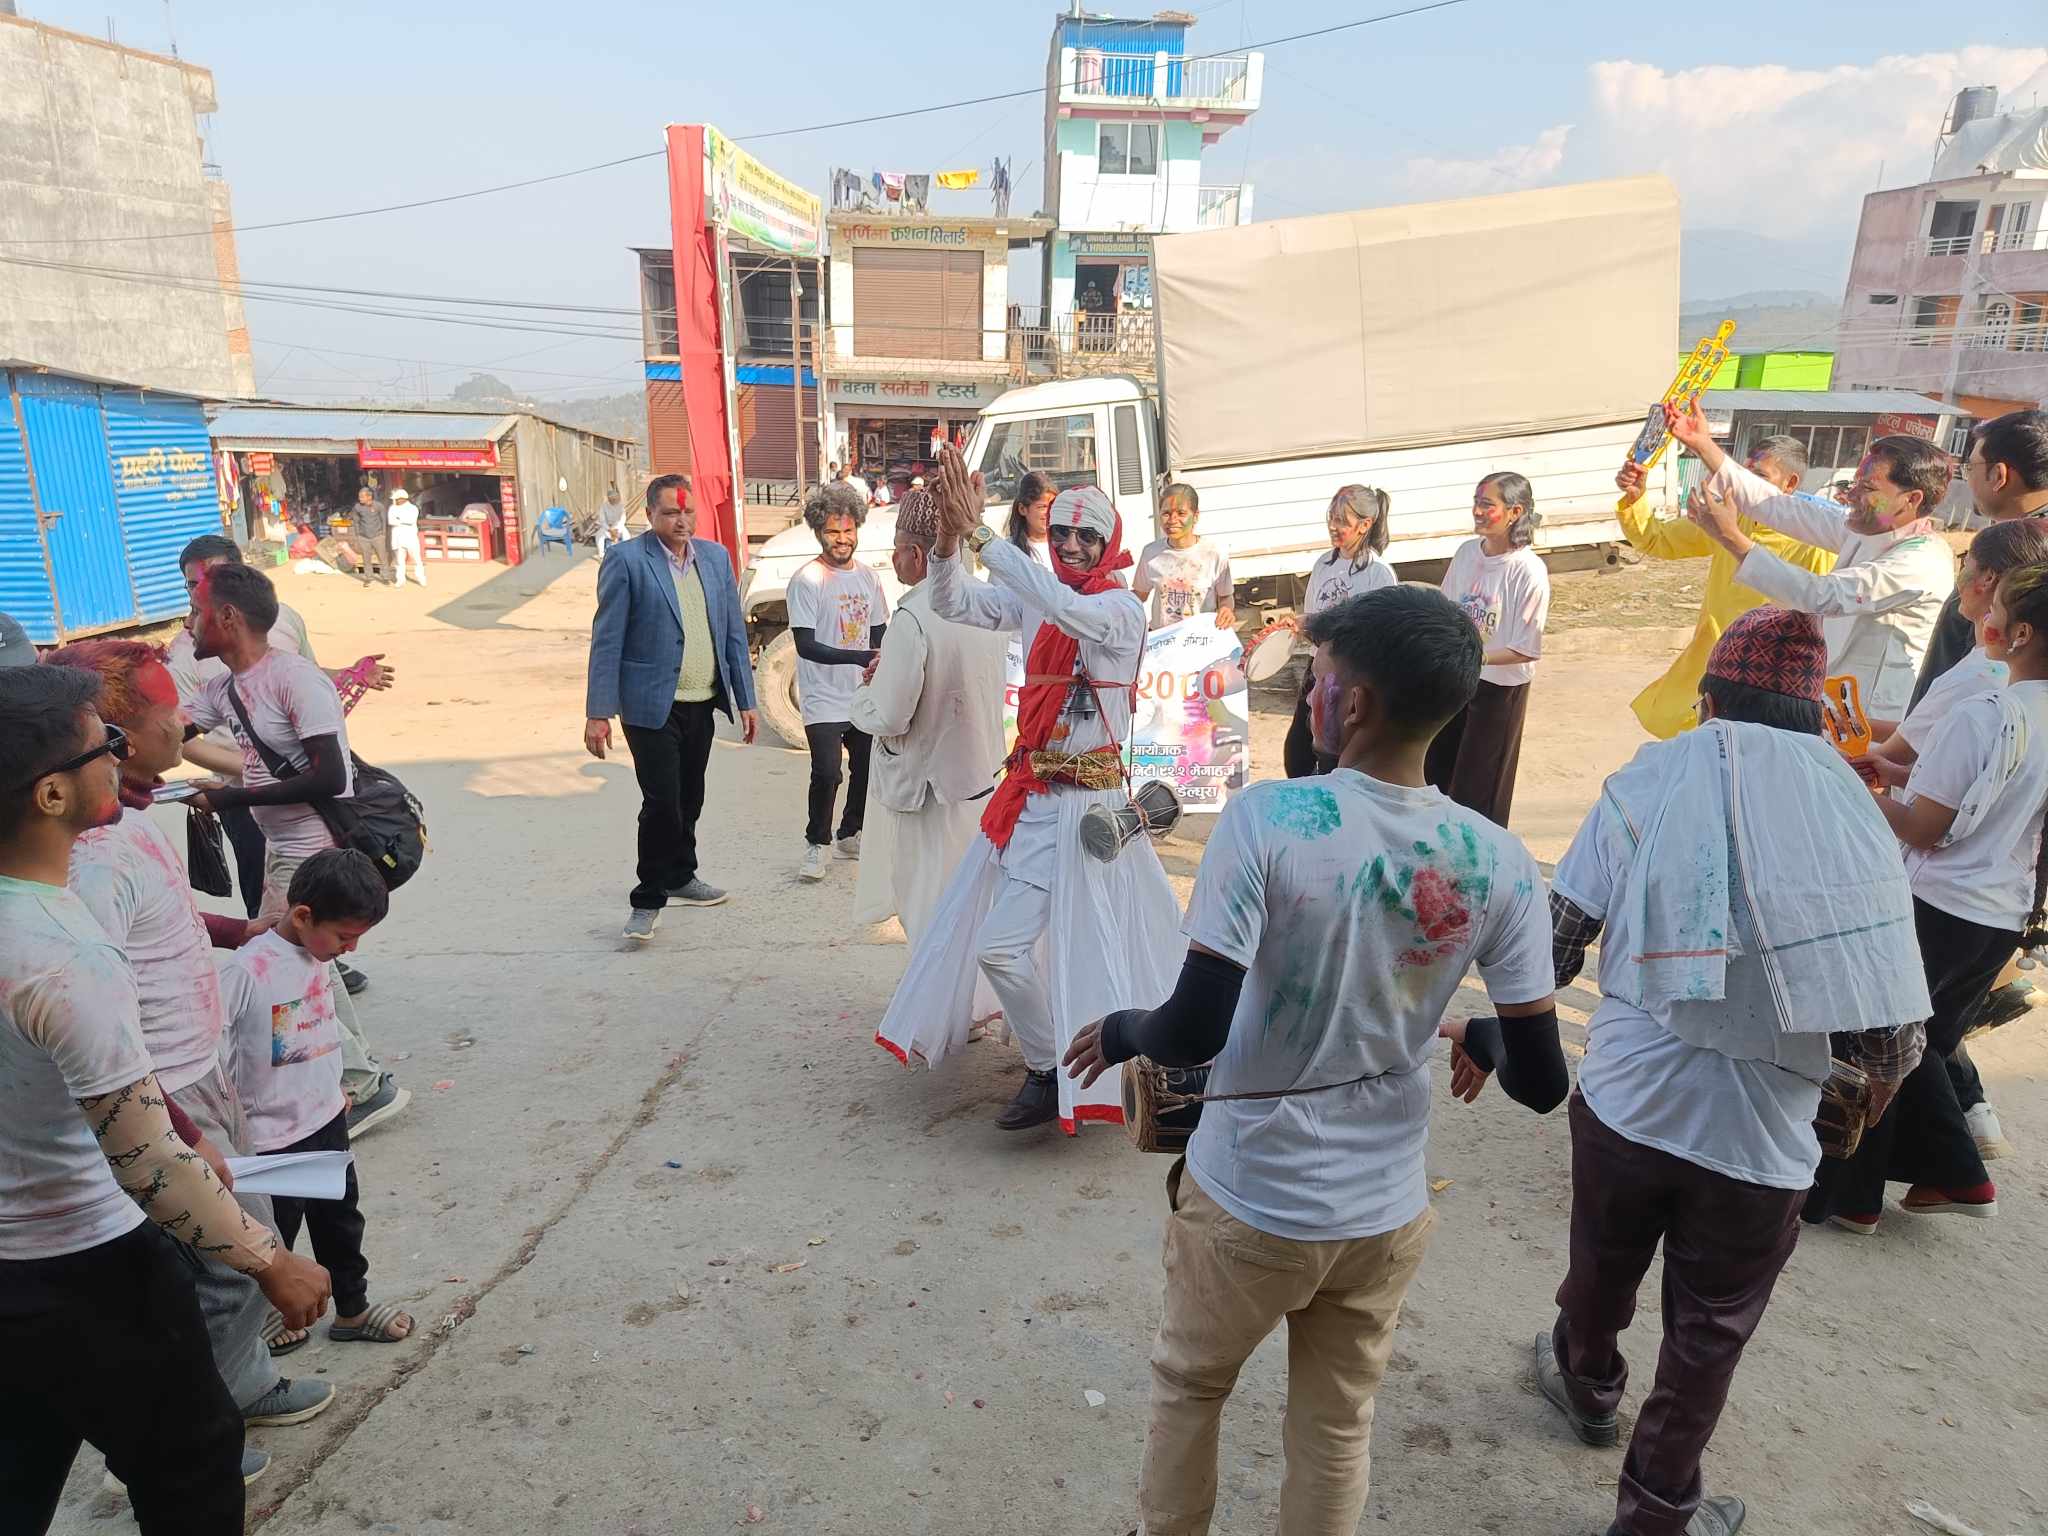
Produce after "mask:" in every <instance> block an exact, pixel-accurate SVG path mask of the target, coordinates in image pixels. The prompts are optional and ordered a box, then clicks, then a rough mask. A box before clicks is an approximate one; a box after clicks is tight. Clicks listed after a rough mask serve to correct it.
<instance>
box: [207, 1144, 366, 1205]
mask: <svg viewBox="0 0 2048 1536" xmlns="http://www.w3.org/2000/svg"><path fill="white" fill-rule="evenodd" d="M354 1158H355V1154H354V1153H353V1152H268V1153H264V1154H263V1155H261V1156H258V1157H231V1158H229V1159H228V1170H229V1171H230V1172H231V1173H233V1174H234V1176H235V1188H236V1189H237V1190H238V1191H240V1192H241V1193H243V1194H248V1195H295V1196H297V1197H298V1198H299V1199H301V1200H339V1199H340V1198H341V1197H342V1195H343V1193H344V1192H346V1190H347V1188H348V1165H349V1163H350V1162H351V1161H353V1160H354Z"/></svg>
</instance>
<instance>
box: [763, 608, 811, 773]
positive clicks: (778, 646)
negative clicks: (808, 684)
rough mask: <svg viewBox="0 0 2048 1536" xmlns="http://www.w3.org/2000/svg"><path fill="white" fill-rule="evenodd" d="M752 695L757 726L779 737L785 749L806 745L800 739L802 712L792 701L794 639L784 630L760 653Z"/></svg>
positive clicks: (793, 697)
mask: <svg viewBox="0 0 2048 1536" xmlns="http://www.w3.org/2000/svg"><path fill="white" fill-rule="evenodd" d="M754 693H755V695H756V698H757V701H758V702H759V704H760V708H761V723H762V724H764V725H766V726H767V727H768V729H769V730H771V731H773V732H774V733H775V734H776V735H778V736H780V737H781V738H782V744H783V745H784V746H787V747H802V746H806V745H808V743H807V742H806V741H805V739H804V712H803V708H802V706H800V705H799V704H798V703H797V701H796V636H794V635H792V634H791V633H790V632H789V631H788V630H786V629H785V630H784V631H783V632H782V633H781V634H779V635H777V636H776V637H775V638H774V639H773V640H770V641H769V642H768V644H767V646H766V647H765V648H764V649H763V650H762V652H761V660H760V662H759V663H758V664H757V665H756V666H755V667H754Z"/></svg>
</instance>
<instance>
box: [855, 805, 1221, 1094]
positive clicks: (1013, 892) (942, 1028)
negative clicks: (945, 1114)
mask: <svg viewBox="0 0 2048 1536" xmlns="http://www.w3.org/2000/svg"><path fill="white" fill-rule="evenodd" d="M1050 798H1051V800H1052V802H1053V804H1054V806H1055V807H1056V808H1057V826H1056V829H1055V837H1056V843H1055V857H1056V865H1055V869H1054V872H1053V878H1052V879H1051V880H1050V881H1049V882H1047V883H1046V884H1045V885H1043V886H1039V885H1035V884H1030V883H1026V882H1023V881H1019V880H1016V879H1015V878H1014V877H1013V876H1012V875H1011V874H1009V873H1006V872H1005V870H1004V868H1003V856H1002V854H1000V853H999V852H998V851H997V849H996V847H995V845H994V844H993V843H991V842H989V840H988V839H987V838H986V837H982V836H977V837H976V838H975V840H974V842H973V843H972V845H971V846H970V847H969V848H968V850H967V853H966V855H965V856H964V857H963V858H962V859H961V861H960V864H959V867H958V868H957V869H956V870H955V871H954V873H953V878H952V879H951V880H950V881H949V882H947V885H946V888H945V891H944V893H943V894H942V895H941V896H940V898H939V902H938V906H937V908H936V909H935V910H934V911H933V913H932V916H931V920H930V926H929V927H928V928H927V929H926V930H925V932H924V934H923V936H922V938H921V939H920V940H919V942H918V943H917V944H916V946H915V947H914V948H913V950H912V951H911V956H910V965H909V968H908V969H907V970H905V972H904V973H903V980H902V982H901V983H899V984H898V986H897V988H896V995H895V997H894V998H893V999H891V1001H890V1003H889V1008H888V1011H887V1012H886V1013H885V1014H884V1015H883V1016H882V1023H881V1027H880V1028H879V1029H878V1030H877V1031H876V1033H875V1043H876V1044H877V1045H879V1046H881V1047H882V1048H883V1049H884V1050H886V1051H888V1052H889V1053H890V1054H891V1055H893V1056H895V1057H896V1058H897V1059H898V1060H900V1061H902V1062H904V1063H905V1064H908V1063H910V1062H911V1061H912V1060H921V1061H923V1062H925V1063H926V1064H927V1065H929V1064H932V1063H936V1062H938V1061H939V1060H941V1059H942V1058H944V1057H945V1056H946V1055H947V1053H948V1052H951V1051H955V1050H958V1049H960V1048H961V1047H962V1046H964V1045H965V1044H966V1043H967V1037H968V1028H969V1024H970V1019H971V1014H972V1004H973V996H974V992H975V989H976V986H977V984H978V983H980V982H981V980H982V971H983V967H984V965H987V966H988V969H989V974H988V977H987V979H988V980H989V981H992V982H994V983H995V985H996V988H997V993H998V996H1001V997H1002V998H1003V1001H1004V1003H1005V1012H1006V1014H1007V1015H1008V1022H1009V1025H1010V1028H1011V1030H1012V1031H1013V1032H1014V1033H1015V1034H1016V1036H1017V1039H1018V1043H1019V1045H1020V1046H1021V1047H1023V1049H1024V1052H1025V1060H1026V1062H1027V1064H1028V1065H1030V1066H1032V1067H1034V1068H1037V1069H1039V1070H1044V1069H1045V1067H1046V1066H1048V1065H1053V1064H1056V1063H1057V1062H1058V1061H1059V1059H1060V1057H1061V1056H1063V1055H1064V1054H1065V1053H1066V1049H1067V1046H1068V1044H1069V1043H1070V1042H1071V1041H1072V1040H1073V1038H1074V1036H1075V1034H1076V1033H1078V1032H1079V1031H1080V1029H1081V1027H1082V1026H1083V1025H1085V1024H1090V1023H1093V1022H1094V1021H1095V1020H1097V1019H1099V1018H1101V1017H1102V1016H1103V1015H1104V1014H1107V1013H1114V1012H1115V1011H1116V1010H1117V1009H1119V1008H1156V1007H1157V1006H1158V1005H1159V1004H1161V1003H1163V1002H1164V1001H1165V1000H1166V998H1167V996H1168V995H1169V994H1170V993H1171V992H1172V990H1173V985H1174V982H1175V980H1176V979H1177V978H1178V977H1179V975H1180V967H1181V961H1182V959H1183V957H1184V956H1185V955H1186V953H1187V940H1186V939H1185V938H1183V937H1182V936H1181V932H1180V904H1179V903H1178V902H1177V901H1175V900H1174V896H1173V888H1172V887H1171V886H1170V885H1168V884H1167V880H1166V871H1165V870H1164V869H1162V868H1161V867H1160V864H1159V856H1158V854H1156V853H1155V852H1154V851H1153V849H1152V845H1151V844H1150V843H1149V842H1148V841H1146V840H1145V839H1144V838H1142V837H1141V838H1138V839H1136V840H1135V841H1133V842H1131V843H1130V844H1128V845H1126V846H1125V848H1124V850H1123V852H1122V853H1121V854H1119V855H1118V856H1117V858H1116V859H1115V861H1114V862H1112V863H1108V864H1104V863H1102V862H1101V861H1100V860H1097V859H1093V858H1090V857H1089V856H1088V855H1087V854H1086V853H1085V852H1083V851H1082V848H1081V833H1080V822H1081V814H1082V812H1084V811H1085V810H1087V808H1088V807H1089V806H1091V805H1094V804H1096V803H1098V802H1099V803H1102V804H1105V805H1110V806H1116V805H1121V804H1122V803H1123V802H1124V800H1125V799H1126V798H1127V797H1126V795H1125V793H1124V791H1123V790H1121V789H1112V790H1081V789H1075V788H1072V787H1069V786H1065V785H1060V786H1056V787H1054V788H1053V789H1052V790H1051V791H1050ZM1015 846H1016V844H1015V842H1014V841H1013V843H1012V847H1013V848H1014V847H1015ZM999 907H1000V910H999ZM1041 914H1042V916H1041ZM1034 928H1035V929H1038V930H1039V936H1038V937H1037V939H1036V940H1035V942H1033V941H1032V940H1031V936H1030V930H1032V929H1034ZM1027 949H1028V950H1029V959H1028V960H1027V959H1026V958H1025V951H1026V950H1027ZM1034 983H1035V986H1034ZM1005 994H1008V995H1005ZM1041 998H1042V1002H1038V1001H1035V1000H1036V999H1041ZM1012 1009H1015V1012H1011V1010H1012ZM1019 1015H1025V1016H1021V1017H1020V1016H1019ZM1048 1019H1049V1030H1048V1027H1047V1022H1046V1021H1047V1020H1048ZM1048 1033H1049V1035H1050V1041H1049V1044H1050V1052H1049V1055H1050V1061H1047V1060H1046V1057H1047V1055H1048V1052H1047V1044H1048V1042H1047V1039H1046V1036H1047V1034H1048ZM1059 1090H1060V1115H1059V1118H1060V1128H1061V1129H1062V1130H1064V1131H1066V1132H1067V1133H1068V1134H1069V1135H1072V1134H1073V1133H1074V1130H1075V1127H1076V1126H1077V1125H1078V1124H1079V1123H1080V1122H1081V1121H1084V1120H1100V1121H1106V1122H1108V1123H1111V1124H1121V1123H1122V1121H1123V1104H1122V1098H1121V1089H1120V1079H1119V1075H1118V1074H1117V1073H1114V1072H1108V1073H1104V1074H1103V1076H1102V1077H1101V1078H1100V1079H1098V1080H1097V1081H1096V1083H1095V1085H1094V1086H1093V1087H1092V1088H1089V1089H1087V1090H1085V1091H1082V1090H1079V1089H1077V1088H1076V1086H1075V1084H1074V1082H1073V1080H1072V1079H1071V1078H1069V1077H1068V1076H1067V1075H1066V1074H1065V1072H1063V1071H1062V1072H1061V1073H1060V1074H1059Z"/></svg>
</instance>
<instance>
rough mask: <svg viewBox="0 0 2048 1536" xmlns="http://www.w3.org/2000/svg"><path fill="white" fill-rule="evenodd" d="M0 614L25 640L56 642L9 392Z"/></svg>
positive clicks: (1, 442) (46, 572)
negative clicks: (18, 628) (25, 635)
mask: <svg viewBox="0 0 2048 1536" xmlns="http://www.w3.org/2000/svg"><path fill="white" fill-rule="evenodd" d="M5 378H6V376H5V375H0V379H5ZM0 613H4V614H7V615H8V616H9V617H10V618H12V619H14V621H15V622H16V623H18V624H20V625H21V627H22V628H23V629H25V630H27V631H28V636H29V638H30V639H31V640H36V641H40V642H41V643H42V644H44V645H49V644H51V643H52V642H54V641H55V640H56V638H57V611H56V609H55V608H54V607H53V606H52V605H51V602H50V568H49V566H48V565H47V564H45V563H44V561H43V535H42V530H41V529H39V528H38V527H37V526H36V506H35V501H34V499H33V498H32V497H31V496H30V495H29V490H28V453H27V450H25V449H24V448H23V447H22V445H21V428H20V426H19V425H18V424H17V423H16V421H15V419H14V398H13V395H12V394H11V393H8V394H0Z"/></svg>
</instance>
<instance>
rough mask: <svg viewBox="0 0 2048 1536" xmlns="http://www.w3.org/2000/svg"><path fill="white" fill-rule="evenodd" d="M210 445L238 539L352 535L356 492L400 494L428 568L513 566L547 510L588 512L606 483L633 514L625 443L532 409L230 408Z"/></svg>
mask: <svg viewBox="0 0 2048 1536" xmlns="http://www.w3.org/2000/svg"><path fill="white" fill-rule="evenodd" d="M213 438H214V443H215V446H216V447H217V448H219V449H220V450H221V451H222V453H223V454H224V455H226V456H231V457H232V458H233V459H234V460H235V462H236V464H237V466H238V468H239V470H240V474H239V476H238V485H239V491H240V498H241V500H240V507H241V527H240V531H241V532H242V534H243V536H244V537H257V536H259V535H261V534H262V533H264V532H265V531H266V530H265V529H264V528H263V526H262V523H263V521H264V520H267V521H268V522H269V524H270V530H269V531H272V532H275V531H279V530H278V525H279V524H280V523H283V524H286V525H288V527H289V528H309V529H311V530H312V532H313V534H314V536H315V537H316V538H326V537H332V536H334V535H338V534H345V533H349V532H352V531H353V524H352V514H351V511H350V509H351V508H352V507H353V506H354V505H355V500H356V492H357V491H358V490H359V489H361V488H362V487H363V486H368V487H369V488H370V490H371V491H372V492H373V493H374V495H375V496H376V499H377V500H378V501H381V502H388V501H389V500H390V499H391V494H392V492H394V491H396V490H398V489H399V488H400V487H403V488H404V489H405V491H406V493H407V494H408V495H409V496H410V497H411V498H412V500H413V501H414V502H415V503H416V504H417V505H418V506H419V509H420V521H419V530H420V547H421V549H422V551H423V552H424V554H425V556H426V558H427V559H429V560H443V561H456V562H464V561H467V562H476V561H493V560H495V561H501V562H503V563H506V564H511V565H517V564H519V563H520V561H521V560H523V559H524V558H525V556H526V553H527V552H528V551H529V550H530V549H532V548H533V547H534V544H535V542H536V541H537V539H538V536H539V533H538V530H539V523H540V515H541V512H542V511H543V510H544V509H546V508H548V507H552V506H564V507H568V508H569V509H570V511H571V512H572V513H573V512H576V511H578V510H588V511H591V512H593V513H594V512H595V510H596V508H597V505H598V504H599V503H600V502H602V501H603V500H604V496H605V492H606V491H607V490H608V489H609V488H611V487H612V486H614V485H616V486H617V487H618V488H619V489H620V491H621V492H622V493H623V494H624V496H625V498H626V500H627V502H628V504H629V505H630V504H631V503H632V501H633V500H634V498H635V495H636V493H637V491H638V489H639V485H638V482H639V479H640V474H641V471H640V465H639V452H638V450H639V445H638V444H637V443H635V442H634V441H633V440H632V439H631V438H614V437H609V436H606V435H604V434H601V433H595V432H590V431H587V430H585V429H584V428H581V427H574V426H569V425H567V424H565V423H562V422H557V421H552V420H550V419H548V418H546V417H543V416H538V415H535V414H534V413H532V412H530V411H513V412H507V413H498V412H486V411H479V412H469V411H432V410H361V409H355V410H349V409H342V410H331V409H325V408H317V407H309V406H293V405H249V406H229V407H227V408H225V409H223V410H221V411H220V412H218V413H217V414H216V415H215V417H214V419H213ZM287 536H289V535H288V531H287Z"/></svg>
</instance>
